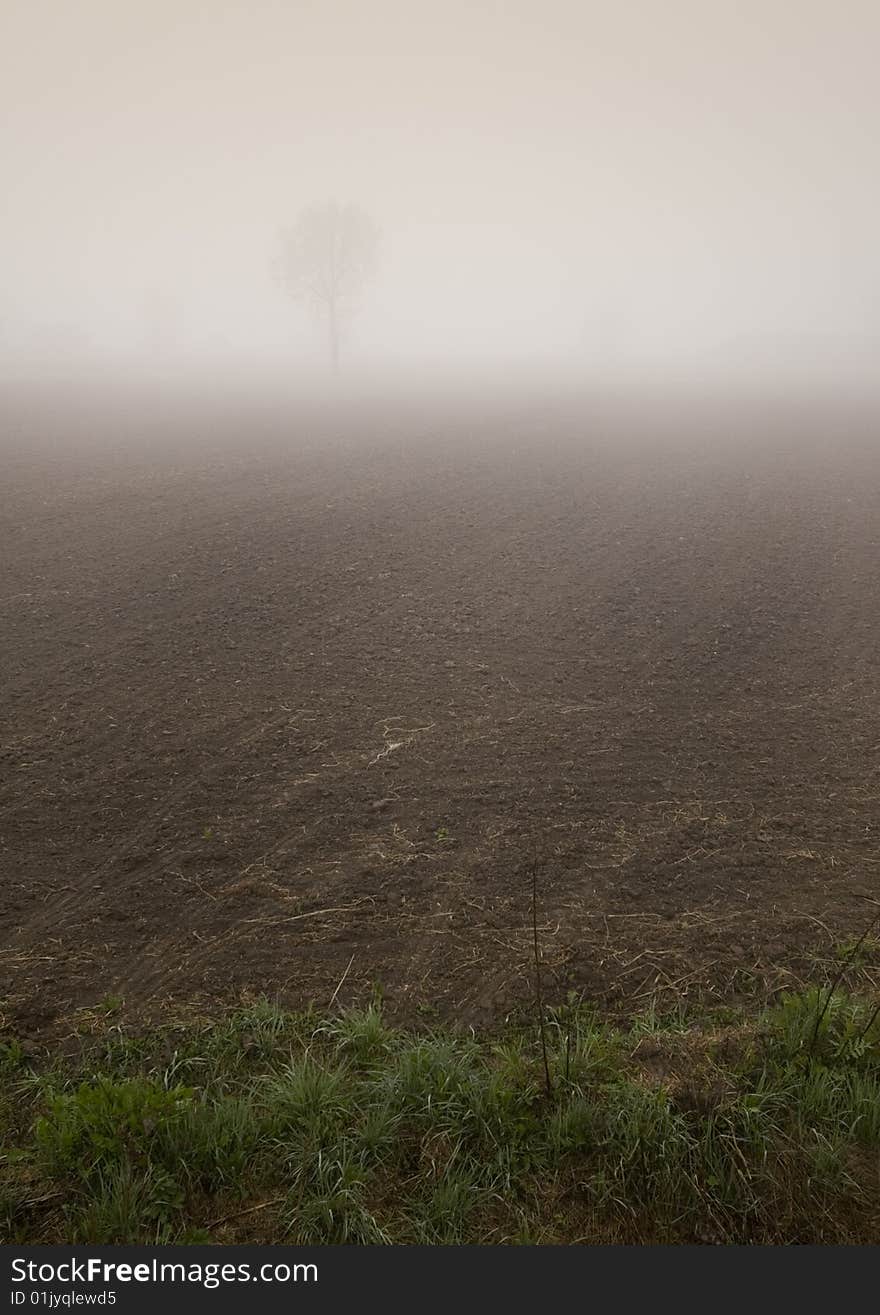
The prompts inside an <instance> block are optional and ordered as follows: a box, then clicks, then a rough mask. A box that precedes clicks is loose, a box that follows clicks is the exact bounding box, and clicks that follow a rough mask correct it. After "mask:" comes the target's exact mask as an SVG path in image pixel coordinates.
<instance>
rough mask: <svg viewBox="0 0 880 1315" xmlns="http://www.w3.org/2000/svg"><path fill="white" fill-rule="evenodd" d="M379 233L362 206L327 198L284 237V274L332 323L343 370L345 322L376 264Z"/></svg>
mask: <svg viewBox="0 0 880 1315" xmlns="http://www.w3.org/2000/svg"><path fill="white" fill-rule="evenodd" d="M378 241H379V233H378V229H377V228H376V225H375V224H374V223H373V221H372V219H371V218H370V216H369V215H368V214H366V213H365V212H364V211H363V210H361V209H360V207H359V206H356V205H351V204H348V205H340V204H339V202H337V201H325V202H323V203H322V204H320V205H313V206H309V207H308V208H307V209H305V210H303V211H302V213H301V214H300V216H299V218H298V219H297V221H296V223H295V224H294V225H293V227H292V228H290V229H288V230H287V231H286V232H285V233H284V234H283V237H282V243H281V252H280V256H279V259H278V267H277V268H278V275H279V278H280V280H281V283H282V285H283V286H284V287H285V288H286V290H287V291H288V292H289V293H290V294H291V295H292V296H293V297H295V298H296V299H297V300H300V301H304V302H307V303H308V304H309V305H310V306H311V307H312V308H313V309H314V310H315V311H316V313H317V314H318V316H319V317H320V318H321V319H322V320H323V321H324V323H325V324H326V326H327V342H328V347H329V351H330V367H331V369H332V370H333V373H334V374H335V373H336V372H337V371H338V369H339V345H340V335H341V331H342V326H343V323H344V320H345V318H346V316H347V315H349V314H350V313H351V310H352V308H353V305H354V304H355V302H356V300H357V297H358V295H359V294H360V292H361V290H362V289H363V286H364V284H365V283H366V282H367V280H368V279H369V277H370V275H371V274H372V273H373V271H374V269H375V266H376V255H377V250H378Z"/></svg>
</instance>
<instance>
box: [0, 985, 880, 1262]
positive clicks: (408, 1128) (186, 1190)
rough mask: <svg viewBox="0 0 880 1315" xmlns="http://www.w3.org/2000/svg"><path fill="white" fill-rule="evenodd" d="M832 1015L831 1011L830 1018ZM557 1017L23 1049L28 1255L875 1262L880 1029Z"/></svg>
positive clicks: (264, 1013) (737, 1020)
mask: <svg viewBox="0 0 880 1315" xmlns="http://www.w3.org/2000/svg"><path fill="white" fill-rule="evenodd" d="M826 1001H827V1006H826ZM873 1014H874V1005H873V1002H871V1001H863V1000H859V999H857V998H854V997H852V996H848V995H844V994H834V995H833V996H832V997H831V998H830V999H829V998H828V994H827V989H826V990H825V991H824V992H823V991H819V990H812V991H809V992H806V993H804V994H801V995H792V996H787V997H784V998H783V999H782V1000H781V1001H779V1002H777V1003H776V1004H775V1005H774V1006H773V1007H772V1008H771V1009H769V1010H767V1011H765V1012H763V1013H760V1014H756V1015H754V1016H749V1015H747V1014H741V1013H737V1012H735V1011H734V1010H732V1009H727V1010H725V1011H724V1012H723V1014H716V1015H715V1016H713V1017H707V1016H699V1015H694V1016H689V1015H688V1014H687V1012H686V1011H685V1010H683V1009H679V1010H677V1011H675V1013H673V1014H666V1015H662V1014H658V1013H657V1012H656V1011H655V1010H650V1011H648V1013H646V1014H645V1015H643V1016H641V1017H639V1018H636V1019H633V1020H630V1022H629V1023H627V1024H612V1023H609V1022H607V1021H603V1020H602V1019H601V1018H599V1017H598V1016H597V1015H596V1014H595V1013H594V1012H593V1011H592V1010H590V1009H588V1008H585V1007H583V1006H581V1005H578V1004H577V1003H576V1002H573V1001H570V1002H569V1003H568V1004H566V1005H564V1006H562V1007H560V1008H558V1009H551V1010H548V1015H547V1038H548V1045H549V1050H550V1067H551V1077H552V1081H553V1091H552V1095H551V1096H549V1097H548V1095H547V1093H546V1091H545V1087H544V1075H543V1068H542V1065H541V1060H540V1052H539V1048H538V1045H537V1038H536V1036H535V1034H534V1030H531V1031H530V1030H528V1029H525V1030H511V1031H508V1032H505V1033H503V1034H502V1035H495V1036H484V1037H477V1036H474V1035H473V1034H468V1033H461V1032H458V1033H457V1032H454V1031H452V1030H449V1029H442V1028H439V1027H435V1028H433V1029H432V1030H423V1031H407V1030H402V1029H399V1028H396V1027H393V1026H391V1025H390V1024H389V1023H388V1021H387V1020H386V1019H385V1018H384V1016H383V1014H382V1011H381V1008H380V1006H379V1004H378V1003H376V1002H375V1001H374V1002H373V1003H372V1004H370V1005H369V1006H368V1007H367V1008H365V1009H362V1010H356V1011H348V1012H344V1013H339V1014H337V1015H335V1016H333V1017H326V1018H321V1017H319V1016H317V1015H315V1014H290V1013H285V1012H283V1011H281V1010H279V1009H277V1008H276V1007H274V1006H273V1005H272V1004H270V1003H268V1002H261V1003H259V1004H257V1005H255V1006H253V1007H251V1008H249V1009H247V1010H241V1011H238V1012H236V1013H233V1014H230V1015H227V1016H225V1017H223V1018H222V1019H220V1020H217V1021H214V1022H211V1023H204V1022H202V1023H198V1024H196V1023H190V1024H187V1025H184V1024H179V1025H174V1026H171V1025H169V1026H167V1027H165V1028H163V1029H160V1030H157V1031H154V1032H152V1033H149V1034H144V1033H131V1034H129V1033H127V1032H126V1031H125V1030H124V1026H123V1023H122V1022H121V1017H120V1013H119V1010H118V1009H117V1008H115V1007H114V1009H113V1011H111V1012H108V1013H107V1016H106V1020H105V1024H104V1028H105V1030H104V1032H103V1033H101V1032H100V1030H99V1032H98V1034H97V1035H95V1034H94V1032H93V1033H92V1035H90V1036H89V1037H88V1038H86V1039H84V1040H83V1048H82V1050H81V1052H80V1053H79V1054H78V1055H77V1057H76V1058H75V1059H73V1058H70V1057H69V1056H68V1057H66V1058H61V1057H58V1056H54V1057H53V1056H52V1055H50V1054H45V1055H42V1056H39V1057H35V1056H34V1055H33V1054H32V1053H31V1052H29V1051H27V1050H25V1049H24V1048H23V1047H22V1046H20V1045H18V1044H17V1043H16V1042H15V1041H14V1040H10V1041H7V1042H6V1043H5V1044H4V1045H2V1046H0V1239H2V1240H4V1241H8V1242H19V1243H22V1242H25V1243H27V1242H29V1243H37V1242H67V1243H73V1242H75V1243H93V1244H109V1243H138V1242H144V1243H149V1242H165V1243H174V1242H192V1241H203V1242H210V1241H215V1242H227V1241H262V1242H285V1241H290V1242H297V1243H349V1244H350V1243H356V1244H375V1243H379V1244H382V1243H389V1242H400V1243H429V1244H454V1243H485V1244H488V1243H519V1244H532V1243H538V1242H557V1243H558V1242H562V1243H573V1242H590V1241H596V1242H638V1241H643V1242H692V1241H707V1242H709V1241H711V1242H738V1243H749V1242H759V1243H766V1242H876V1241H878V1240H880V1172H878V1169H880V1019H878V1018H877V1017H874V1016H873Z"/></svg>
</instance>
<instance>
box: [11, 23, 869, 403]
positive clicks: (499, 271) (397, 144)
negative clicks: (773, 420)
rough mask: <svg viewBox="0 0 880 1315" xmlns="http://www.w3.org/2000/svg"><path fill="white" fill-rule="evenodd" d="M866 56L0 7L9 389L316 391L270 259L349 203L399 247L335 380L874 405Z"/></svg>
mask: <svg viewBox="0 0 880 1315" xmlns="http://www.w3.org/2000/svg"><path fill="white" fill-rule="evenodd" d="M878 38H880V8H878V7H877V5H876V4H875V3H872V2H871V0H843V2H842V3H841V2H839V0H838V2H836V3H835V2H834V0H741V2H740V3H732V2H731V3H728V2H727V0H710V2H708V3H707V0H665V3H662V4H660V3H654V2H653V0H638V2H636V0H623V2H622V3H621V2H620V0H617V2H616V3H613V4H611V3H598V2H594V3H590V2H589V0H579V2H575V0H542V2H541V3H538V0H512V2H509V3H500V2H499V3H487V2H485V0H484V2H482V3H479V2H474V0H468V2H467V3H465V2H464V0H444V3H442V4H440V3H432V4H428V3H424V2H418V0H417V2H415V3H413V2H412V0H320V2H318V0H314V2H310V0H255V3H251V4H244V3H241V0H239V2H237V3H230V2H229V0H212V3H211V4H200V3H195V0H151V2H150V3H149V4H147V3H145V2H144V0H127V3H124V4H120V3H119V0H78V2H77V3H76V4H66V3H62V0H4V5H3V25H2V41H0V50H2V54H0V65H2V67H0V100H2V122H0V140H2V150H3V160H4V175H5V183H6V186H5V187H4V193H5V196H4V205H3V208H2V213H0V261H2V271H3V278H2V287H3V296H2V306H0V349H2V371H3V374H4V376H5V377H12V378H17V377H19V376H21V377H33V376H34V375H36V376H37V377H40V376H43V375H49V374H53V373H54V374H58V373H59V372H60V373H62V374H63V373H67V374H73V375H77V374H81V375H82V376H83V377H92V378H94V377H96V376H97V377H98V378H100V379H101V380H103V381H105V382H107V381H110V382H112V381H114V380H119V379H124V378H127V377H131V376H133V375H137V374H138V373H142V372H143V371H144V370H156V369H159V370H161V371H164V372H169V373H171V374H176V375H178V376H179V377H181V378H193V379H203V378H204V377H205V374H206V372H207V374H208V375H209V376H211V375H212V372H215V371H219V370H222V372H223V376H224V377H230V376H240V377H242V378H244V377H248V376H250V377H262V376H266V377H270V376H271V377H274V378H290V379H299V380H302V381H314V380H316V379H323V378H324V377H325V376H326V373H327V368H328V367H327V353H326V343H325V335H324V332H323V326H322V325H321V324H320V323H319V322H318V317H316V315H315V314H313V313H312V312H311V310H310V308H309V307H307V306H305V305H304V304H302V303H301V302H298V301H297V300H296V299H294V298H292V297H290V296H288V295H286V294H285V290H284V288H283V287H282V286H281V285H280V284H279V280H278V278H277V277H276V275H275V272H274V265H275V262H276V260H277V256H278V248H279V241H280V235H281V234H282V233H283V231H284V230H285V229H287V228H289V226H290V225H291V224H293V223H295V221H296V219H297V216H298V215H299V214H300V213H301V212H302V211H303V209H304V208H305V207H308V206H310V205H314V204H315V203H321V202H324V201H327V200H331V199H336V200H338V201H339V202H340V203H348V202H352V203H354V204H356V205H357V206H359V207H361V208H362V209H363V211H364V212H365V213H367V214H368V215H369V216H371V218H372V219H373V221H374V222H375V224H376V226H377V228H378V230H379V233H380V246H379V256H378V261H377V264H376V268H375V272H374V274H373V275H372V276H371V277H370V278H369V280H367V282H366V283H365V286H364V288H363V291H362V295H360V296H359V297H358V298H357V302H356V304H355V305H353V306H351V307H350V308H349V309H350V313H347V314H346V316H345V323H344V325H343V328H342V352H341V355H342V374H343V375H344V376H345V377H346V378H349V379H351V378H358V379H361V380H364V379H384V380H390V379H394V378H399V379H402V380H417V379H422V378H430V377H431V376H432V374H434V373H437V372H440V371H443V370H446V371H459V372H462V371H465V372H469V374H470V375H471V376H472V377H473V376H479V375H480V374H481V373H483V374H485V376H486V377H487V378H488V377H492V378H493V379H495V380H496V381H497V380H504V379H506V378H512V377H516V378H518V379H521V378H522V377H523V376H524V375H534V377H536V378H537V377H541V376H543V377H545V378H559V379H569V380H575V381H579V382H587V383H590V384H595V385H600V386H601V385H605V386H609V385H612V384H617V383H620V382H621V381H623V382H625V383H627V384H633V383H636V382H637V383H639V384H641V385H642V386H644V387H646V388H651V387H656V386H661V385H667V384H670V383H673V384H675V383H691V384H693V383H695V382H696V383H698V384H699V385H700V386H703V385H705V384H707V383H708V384H710V385H713V384H730V385H732V386H740V385H742V384H749V385H752V384H759V385H761V386H770V385H772V386H775V387H776V388H777V389H781V390H782V391H785V390H790V391H792V390H794V391H796V390H797V389H798V388H807V386H809V387H814V386H815V385H816V384H817V382H821V383H823V384H824V385H827V386H831V387H833V388H837V389H840V390H843V391H844V392H846V391H853V392H858V391H863V390H865V389H866V388H869V387H870V386H871V381H872V378H873V376H874V373H875V370H874V366H875V361H876V359H877V355H878V347H880V309H878V289H880V256H878V247H877V243H876V233H877V231H878V229H880V185H878V177H877V171H876V167H875V162H874V156H875V143H874V140H873V138H874V135H875V132H876V124H877V122H878V121H880V113H878V111H880V89H878V83H877V77H876V55H877V50H878V48H880V42H878ZM513 371H515V374H513V373H510V374H509V373H508V372H513Z"/></svg>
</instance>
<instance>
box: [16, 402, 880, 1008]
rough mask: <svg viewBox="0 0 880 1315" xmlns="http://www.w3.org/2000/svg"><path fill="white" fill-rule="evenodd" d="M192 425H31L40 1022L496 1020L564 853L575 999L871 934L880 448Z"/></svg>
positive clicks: (30, 784)
mask: <svg viewBox="0 0 880 1315" xmlns="http://www.w3.org/2000/svg"><path fill="white" fill-rule="evenodd" d="M196 423H199V424H201V425H203V426H204V425H205V424H206V423H207V422H206V421H204V420H202V421H198V422H197V421H196V420H195V419H192V420H190V419H188V418H185V417H184V418H178V419H177V420H176V421H174V422H172V419H170V418H169V417H168V416H165V418H164V419H163V420H162V421H161V423H160V422H159V421H155V422H152V423H151V424H146V423H145V422H143V421H142V419H140V418H138V420H137V422H135V421H133V420H132V419H131V416H130V415H129V414H128V413H126V411H125V409H124V408H122V409H121V411H120V413H119V415H118V416H116V418H115V420H114V422H113V425H110V423H109V421H108V420H107V419H106V417H105V419H104V421H103V424H104V429H103V431H102V432H100V433H98V432H97V430H96V429H91V430H90V429H89V428H88V426H87V424H86V421H85V420H83V419H82V417H80V418H79V420H77V422H76V423H75V424H74V423H73V422H71V424H70V425H69V426H65V424H64V423H63V418H59V416H58V415H53V416H52V417H51V419H47V420H45V422H41V423H39V424H38V423H37V421H36V420H35V419H34V418H33V416H31V418H30V421H29V422H28V424H25V423H24V422H22V421H21V417H20V416H19V415H18V413H15V412H14V411H13V413H12V414H11V418H10V419H8V421H7V425H6V434H5V437H4V439H3V440H2V443H0V459H2V462H3V470H4V477H3V480H2V488H0V559H2V588H0V627H2V628H0V657H2V666H0V690H2V700H0V914H2V918H0V997H2V1009H3V1014H4V1017H3V1020H2V1021H3V1022H4V1023H5V1025H6V1026H7V1027H9V1028H11V1029H14V1030H16V1031H17V1032H19V1033H26V1034H27V1033H33V1034H38V1033H42V1032H46V1031H51V1030H56V1031H57V1030H58V1029H63V1028H64V1027H66V1026H67V1025H68V1022H69V1020H70V1019H71V1016H72V1015H73V1014H74V1013H75V1011H76V1010H78V1009H81V1008H85V1007H91V1006H94V1005H95V1004H96V1003H97V1002H99V1001H101V1000H103V999H106V998H107V997H108V996H117V997H120V998H122V999H123V1000H124V1001H125V1003H126V1007H127V1008H129V1009H131V1010H134V1011H140V1012H142V1013H143V1014H144V1015H149V1014H157V1013H159V1012H161V1010H162V1009H164V1008H165V1007H167V1006H169V1005H170V1004H176V1003H183V1002H185V1003H187V1004H193V1003H195V1004H197V1005H199V1006H201V1005H211V1004H213V1003H214V1002H218V1001H228V1000H230V999H234V998H237V997H240V996H242V995H245V996H254V995H257V994H260V993H269V994H272V995H278V996H279V997H280V998H281V999H282V1000H284V1001H285V1002H287V1003H292V1004H303V1003H305V1002H307V1001H311V1000H314V1001H316V1002H317V1003H319V1004H320V1005H321V1006H322V1007H326V1005H327V1004H328V1002H329V1001H330V1000H331V998H334V996H335V998H337V999H339V1000H342V1001H346V1000H350V999H352V998H355V997H359V996H360V997H362V996H363V994H364V992H365V990H367V989H368V988H369V986H370V984H371V983H380V984H381V986H382V989H383V990H384V993H385V996H386V999H387V1001H388V1003H389V1006H390V1007H391V1008H392V1009H393V1010H394V1011H396V1012H399V1013H400V1014H401V1015H407V1014H410V1015H415V1014H417V1013H419V1012H426V1013H430V1012H431V1011H432V1010H434V1009H436V1010H437V1011H439V1013H440V1014H442V1015H444V1016H451V1017H457V1018H462V1019H467V1020H473V1021H477V1020H487V1019H491V1018H497V1017H498V1016H502V1015H504V1014H505V1013H507V1012H508V1011H510V1010H511V1009H515V1008H517V1007H518V1006H519V1005H521V1004H522V1003H523V1002H525V1001H527V1000H528V999H529V997H530V992H531V989H532V986H531V983H532V965H531V959H530V954H531V943H530V936H531V927H530V906H529V898H530V893H529V892H530V885H529V883H530V877H529V871H530V867H531V863H532V861H533V859H535V858H537V859H538V860H539V862H540V877H539V888H540V924H541V927H540V934H541V942H542V946H543V953H544V956H545V961H546V974H547V992H548V995H551V996H553V997H555V998H559V997H561V996H563V995H564V994H565V993H566V992H568V991H570V990H574V991H577V992H578V993H583V994H585V995H587V996H588V997H594V998H596V999H597V1000H599V1001H602V1002H603V1003H605V1004H609V1005H613V1006H615V1007H620V1008H628V1007H630V1006H635V1005H637V1004H644V1002H645V1000H646V999H647V997H648V996H649V995H651V994H652V993H654V992H656V991H657V990H658V989H660V990H666V991H669V992H670V993H674V994H675V995H677V996H686V997H687V996H694V995H700V996H703V997H708V998H710V999H711V998H721V997H722V996H724V997H727V996H729V995H730V994H731V993H732V992H733V993H736V992H737V991H738V992H740V993H742V992H749V991H755V990H765V989H767V990H774V989H777V988H779V987H782V986H786V985H789V984H790V985H797V984H798V983H799V982H801V981H802V980H803V979H805V978H806V977H807V976H809V975H811V974H812V972H813V969H814V967H815V962H816V958H817V955H818V956H819V958H820V960H821V959H822V958H823V957H824V958H825V959H826V960H827V961H828V962H829V963H830V962H833V960H834V956H835V953H836V952H839V949H838V950H837V951H836V949H835V947H839V946H840V944H841V943H843V942H845V941H847V940H849V939H852V938H854V937H855V936H857V935H858V934H859V933H860V932H861V931H862V930H863V928H864V926H865V924H866V922H867V921H868V920H869V919H870V918H871V916H873V913H874V912H875V911H876V910H875V908H874V905H873V904H872V903H871V901H873V900H875V899H876V898H878V881H880V851H878V848H877V844H876V840H877V830H878V818H880V807H878V802H880V779H878V763H880V701H878V668H880V646H878V636H880V627H878V621H880V597H878V585H877V580H878V561H880V553H878V548H880V444H877V443H876V442H874V441H872V437H873V436H872V435H871V434H870V433H867V432H865V431H864V430H863V429H859V430H858V432H850V429H849V428H847V427H846V426H845V425H843V424H840V425H837V426H835V424H834V423H832V422H828V423H819V422H818V421H816V422H814V423H813V425H812V428H810V427H809V426H808V427H807V429H804V428H803V427H799V426H798V425H788V426H786V425H780V424H775V425H774V426H773V427H772V432H770V428H769V427H768V429H766V430H764V429H762V428H761V426H760V424H758V423H757V422H755V423H746V422H745V421H744V420H742V419H741V420H740V421H738V422H737V424H738V425H739V428H737V427H736V426H732V425H731V423H730V422H729V420H728V419H726V418H725V416H724V415H723V414H719V415H716V416H711V415H709V416H706V417H704V419H703V421H702V422H701V423H700V424H699V425H691V427H690V428H685V429H681V430H679V429H676V427H675V425H672V424H667V425H666V426H665V428H664V429H663V432H660V427H657V428H653V429H652V427H651V425H650V424H643V425H642V429H641V430H640V431H639V433H638V434H636V433H632V434H629V433H624V432H623V431H622V430H620V429H617V430H615V428H614V425H613V424H609V423H607V422H606V421H605V420H603V419H602V417H601V416H600V415H598V414H594V413H591V412H590V410H589V408H586V409H584V410H583V411H578V412H575V411H574V410H572V409H569V410H566V411H564V412H563V410H562V409H559V410H557V411H553V410H550V411H548V412H547V413H546V414H544V415H541V414H539V413H537V412H535V411H532V412H528V411H524V412H523V413H522V414H518V415H516V416H510V415H505V414H503V413H502V412H501V411H500V409H499V410H498V411H497V413H496V412H492V410H491V409H490V408H483V409H480V408H474V409H473V411H472V412H470V413H468V412H459V413H457V414H455V415H452V414H451V413H450V414H448V415H447V414H446V413H445V412H443V411H442V409H438V410H437V413H436V415H430V414H427V413H426V414H425V415H422V416H420V417H417V416H416V415H415V414H413V413H410V414H408V415H407V414H403V413H401V414H399V415H397V416H396V418H395V419H394V421H393V422H392V421H391V420H389V421H388V423H387V424H386V423H385V422H384V421H383V420H382V417H381V415H380V414H379V413H378V412H377V410H376V409H375V408H373V409H372V410H371V411H369V412H366V411H365V412H364V413H363V414H359V413H358V412H357V410H356V409H352V410H351V411H350V412H344V413H343V412H340V413H339V415H337V416H336V417H335V418H334V417H332V416H331V417H330V418H329V419H328V418H327V417H326V416H324V417H323V418H322V417H321V416H319V415H318V414H317V412H316V413H315V414H312V413H310V412H304V413H303V414H302V415H300V416H299V417H298V418H297V417H291V418H289V419H287V420H285V421H283V422H282V420H281V419H280V418H277V417H276V418H274V419H273V418H270V417H268V415H267V414H264V415H262V416H261V417H257V418H256V419H254V420H252V421H251V422H247V421H246V420H245V419H244V418H243V417H241V416H239V417H229V416H227V418H226V419H225V420H222V419H220V418H218V419H217V422H216V432H215V433H210V432H209V433H205V432H200V433H199V434H198V435H194V433H193V432H192V430H191V427H190V426H191V425H195V424H196ZM114 426H115V428H114ZM175 426H176V427H175ZM196 439H197V441H195V440H196Z"/></svg>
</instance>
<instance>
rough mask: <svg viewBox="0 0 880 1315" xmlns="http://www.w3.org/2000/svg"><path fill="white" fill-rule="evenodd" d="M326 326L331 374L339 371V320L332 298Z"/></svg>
mask: <svg viewBox="0 0 880 1315" xmlns="http://www.w3.org/2000/svg"><path fill="white" fill-rule="evenodd" d="M327 327H328V332H329V346H330V371H331V373H332V374H333V375H337V374H338V373H339V322H338V319H337V315H336V302H335V301H334V300H331V302H330V305H329V307H328V315H327Z"/></svg>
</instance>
